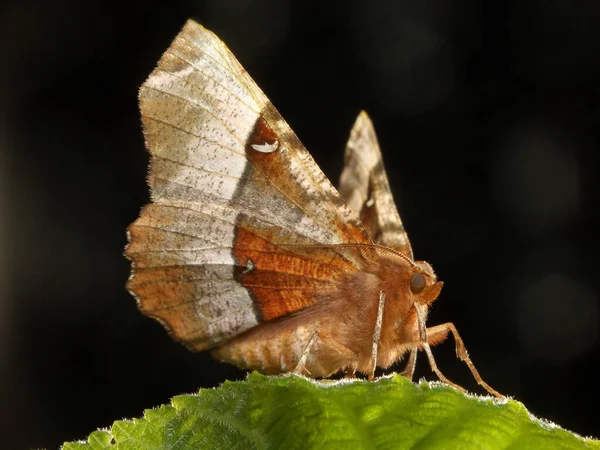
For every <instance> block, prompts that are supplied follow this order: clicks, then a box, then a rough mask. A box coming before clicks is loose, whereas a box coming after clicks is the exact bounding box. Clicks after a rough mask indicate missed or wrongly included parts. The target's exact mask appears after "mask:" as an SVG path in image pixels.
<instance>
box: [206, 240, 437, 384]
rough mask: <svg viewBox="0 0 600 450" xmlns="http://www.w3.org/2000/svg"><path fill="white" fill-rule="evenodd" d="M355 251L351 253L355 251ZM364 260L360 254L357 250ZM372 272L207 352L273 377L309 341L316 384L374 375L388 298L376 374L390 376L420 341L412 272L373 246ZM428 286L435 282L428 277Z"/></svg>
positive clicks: (288, 367) (294, 361)
mask: <svg viewBox="0 0 600 450" xmlns="http://www.w3.org/2000/svg"><path fill="white" fill-rule="evenodd" d="M355 250H356V249H355ZM360 250H361V251H363V252H364V250H365V249H363V248H361V249H360ZM369 250H371V253H372V254H373V256H374V258H373V259H374V260H375V261H376V263H374V262H372V263H371V264H370V266H371V267H370V272H369V271H366V270H365V271H363V272H358V273H354V274H352V275H350V276H348V277H347V279H346V280H343V281H342V282H340V283H339V284H338V287H337V288H336V289H335V290H334V291H332V292H321V293H319V292H315V293H314V295H315V297H316V298H317V301H316V302H315V304H314V305H311V306H309V307H306V308H304V309H302V310H300V311H298V312H295V313H292V314H290V315H288V316H283V317H281V318H278V319H275V320H273V321H269V322H266V323H264V324H262V325H261V326H260V327H256V328H253V329H251V330H248V331H247V332H245V333H243V334H241V335H239V336H236V337H234V338H233V339H231V340H230V341H228V342H226V343H224V344H222V345H221V346H219V347H218V348H217V349H215V350H213V351H212V354H213V356H215V357H216V358H218V359H221V360H223V361H226V362H229V363H232V364H235V365H237V366H239V367H242V368H245V369H250V370H259V371H262V372H265V373H270V374H279V373H286V372H290V371H294V370H295V369H296V368H297V366H298V363H299V362H300V359H301V357H302V355H303V353H304V351H305V350H306V347H307V345H308V344H309V342H310V340H311V338H312V337H313V336H314V338H315V339H314V342H313V343H312V346H311V348H310V351H309V353H308V356H307V359H306V363H305V367H304V370H305V372H306V373H308V374H310V375H311V376H315V377H328V376H331V375H332V374H334V373H336V372H339V371H344V370H351V371H357V372H360V373H364V374H368V373H370V371H371V370H372V361H371V357H372V342H373V332H374V329H375V326H376V320H377V309H378V298H379V295H380V293H381V292H386V293H387V295H386V298H387V302H386V308H385V311H384V313H383V320H382V329H381V340H380V343H379V344H378V345H379V351H378V359H377V366H380V367H383V368H387V367H389V366H391V365H392V364H393V363H395V362H397V361H398V360H399V359H400V358H401V357H402V355H403V354H404V353H405V352H406V351H407V350H409V349H410V348H411V347H412V346H413V345H414V344H415V343H417V342H418V341H419V330H418V321H417V316H416V312H415V310H414V302H415V300H418V297H416V296H415V295H414V294H413V293H412V292H411V291H410V276H411V274H412V273H414V271H415V270H418V269H415V268H414V267H413V266H411V265H410V263H409V262H408V261H407V260H406V259H405V258H403V257H401V256H399V255H398V254H397V253H396V252H393V251H391V250H388V249H385V248H381V247H376V246H373V247H371V248H370V249H369ZM427 276H428V277H429V284H430V285H431V286H433V285H434V284H435V282H436V280H435V276H434V275H433V274H432V273H431V274H427Z"/></svg>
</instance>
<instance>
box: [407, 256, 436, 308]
mask: <svg viewBox="0 0 600 450" xmlns="http://www.w3.org/2000/svg"><path fill="white" fill-rule="evenodd" d="M443 285H444V283H443V282H441V281H437V277H436V276H435V272H434V271H433V268H432V267H431V266H430V265H429V263H426V262H425V261H416V262H415V265H414V267H413V270H412V272H411V273H410V276H409V278H408V288H409V289H410V292H411V293H412V294H413V297H414V299H415V302H417V303H419V304H421V305H429V304H431V303H433V302H434V301H435V299H437V298H438V295H440V291H441V290H442V286H443Z"/></svg>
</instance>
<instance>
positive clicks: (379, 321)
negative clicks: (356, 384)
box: [369, 291, 385, 381]
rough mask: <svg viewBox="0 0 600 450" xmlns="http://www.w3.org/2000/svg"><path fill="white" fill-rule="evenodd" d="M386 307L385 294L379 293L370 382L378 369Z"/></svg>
mask: <svg viewBox="0 0 600 450" xmlns="http://www.w3.org/2000/svg"><path fill="white" fill-rule="evenodd" d="M384 307H385V292H383V291H381V292H380V293H379V306H378V307H377V321H376V322H375V329H374V330H373V350H371V373H370V374H369V381H373V380H374V379H375V368H376V367H377V350H378V348H379V343H380V341H381V325H382V323H383V308H384Z"/></svg>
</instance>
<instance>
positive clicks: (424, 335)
mask: <svg viewBox="0 0 600 450" xmlns="http://www.w3.org/2000/svg"><path fill="white" fill-rule="evenodd" d="M415 310H416V311H417V318H418V321H419V322H418V324H419V340H420V341H421V342H420V343H419V346H420V347H421V348H422V349H423V350H424V351H425V354H426V355H427V359H428V360H429V367H431V370H432V371H433V372H434V373H435V374H436V375H437V377H438V378H439V379H440V380H441V381H443V382H444V383H446V384H449V385H450V386H452V387H454V388H456V389H458V390H459V391H461V392H467V391H466V390H465V388H463V387H462V386H459V385H458V384H456V383H453V382H452V381H450V380H449V379H448V378H446V376H445V375H444V374H443V373H442V372H441V371H440V369H438V367H437V364H436V363H435V358H434V357H433V353H432V352H431V347H430V346H429V336H428V331H429V330H428V329H427V326H426V325H425V315H424V314H423V311H421V305H418V304H415ZM435 328H437V327H433V328H432V331H439V332H443V331H442V330H443V329H439V330H435ZM446 333H447V332H446ZM432 341H433V339H432Z"/></svg>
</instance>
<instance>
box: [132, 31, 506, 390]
mask: <svg viewBox="0 0 600 450" xmlns="http://www.w3.org/2000/svg"><path fill="white" fill-rule="evenodd" d="M139 103H140V111H141V116H142V121H143V129H144V136H145V140H146V147H147V149H148V150H149V152H150V154H151V161H150V170H149V174H148V185H149V187H150V190H151V203H149V204H148V205H146V206H145V207H144V208H143V209H142V211H141V213H140V217H139V218H138V219H137V220H136V221H135V222H134V223H132V224H131V225H130V227H129V229H128V239H129V243H128V245H127V248H126V252H125V254H126V256H127V257H128V258H129V259H130V260H131V261H132V274H131V277H130V279H129V282H128V284H127V288H128V290H129V291H130V292H131V293H132V294H133V295H134V296H135V298H136V299H137V303H138V306H139V309H140V310H141V312H142V313H143V314H145V315H147V316H149V317H152V318H154V319H156V320H158V321H159V322H161V323H162V324H163V325H164V326H165V328H166V329H167V330H168V331H169V333H170V334H171V336H172V337H173V339H175V340H176V341H180V342H182V343H183V344H185V345H186V346H187V347H188V348H189V349H191V350H193V351H204V350H210V351H211V353H212V355H213V356H214V357H215V358H217V359H219V360H222V361H225V362H228V363H232V364H235V365H237V366H239V367H240V368H245V369H253V370H259V371H261V372H264V373H268V374H279V373H285V372H296V373H302V374H305V375H307V376H311V377H329V376H331V375H332V374H335V373H336V372H345V373H346V375H348V376H353V375H354V374H355V372H359V373H362V374H366V375H367V376H368V377H369V378H370V379H373V377H374V373H375V368H376V367H382V368H388V367H390V366H391V365H392V364H394V363H395V362H397V361H399V360H400V359H401V358H403V357H404V356H405V355H408V360H407V362H406V367H405V369H404V371H403V374H404V375H405V376H407V377H409V378H412V376H413V372H414V368H415V363H416V357H417V351H418V350H422V351H424V352H425V354H426V355H427V358H428V360H429V364H430V366H431V369H432V370H433V371H434V372H435V373H436V374H437V376H438V377H439V378H440V379H441V380H442V381H444V382H446V383H448V384H450V385H452V386H454V387H456V388H458V389H460V390H464V389H463V388H461V387H460V386H458V385H457V384H455V383H453V382H451V381H450V380H448V379H447V378H446V377H445V376H444V375H443V374H442V373H441V372H440V370H439V369H438V368H437V366H436V363H435V360H434V357H433V354H432V352H431V346H434V345H436V344H438V343H440V342H442V341H443V340H444V339H445V338H446V337H447V335H448V334H449V333H452V334H453V335H454V339H455V341H456V353H457V356H458V357H459V358H460V359H462V360H463V361H465V362H466V364H467V365H468V367H469V369H470V370H471V372H472V373H473V376H474V377H475V379H476V380H477V382H478V383H479V384H480V385H481V386H483V387H484V388H485V389H486V390H487V391H488V392H489V393H491V394H493V395H496V396H498V397H501V395H500V394H499V393H498V392H497V391H495V390H494V389H492V388H491V387H490V386H489V385H488V384H487V383H485V382H484V381H483V380H482V378H481V376H480V375H479V373H478V372H477V370H476V369H475V367H474V365H473V363H472V362H471V360H470V358H469V355H468V354H467V351H466V349H465V346H464V344H463V341H462V339H461V338H460V336H459V334H458V332H457V330H456V328H455V327H454V325H453V324H452V323H445V324H443V325H437V326H433V327H430V328H427V327H426V324H425V321H426V319H427V313H428V310H429V308H430V306H431V304H432V303H433V302H434V301H435V300H436V299H437V298H438V295H439V294H440V290H441V289H442V282H441V281H438V280H437V278H436V275H435V273H434V271H433V269H432V268H431V266H430V265H429V264H428V263H426V262H423V261H415V260H414V258H413V252H412V249H411V245H410V242H409V240H408V237H407V235H406V232H405V230H404V227H403V225H402V221H401V220H400V216H399V214H398V211H397V210H396V206H395V204H394V200H393V198H392V193H391V191H390V186H389V183H388V179H387V176H386V172H385V170H384V167H383V162H382V159H381V152H380V150H379V146H378V143H377V138H376V136H375V132H374V130H373V126H372V124H371V121H370V120H369V117H368V116H367V114H366V113H365V112H361V113H360V115H359V116H358V119H357V120H356V123H355V124H354V127H353V128H352V132H351V135H350V140H349V141H348V144H347V147H346V152H345V167H344V170H343V173H342V175H341V179H340V187H339V191H337V190H336V189H335V188H334V187H333V185H332V184H331V183H330V182H329V180H328V179H327V178H326V177H325V175H324V174H323V172H322V171H321V170H320V169H319V167H318V166H317V165H316V163H315V161H314V160H313V159H312V157H311V156H310V155H309V153H308V152H307V150H306V149H305V148H304V146H303V145H302V143H301V142H300V140H299V139H298V138H297V137H296V135H295V134H294V132H293V131H292V130H291V129H290V127H289V126H288V124H287V123H286V122H285V121H284V120H283V118H282V117H281V115H280V114H279V113H278V112H277V110H276V109H275V107H274V106H273V105H272V104H271V102H269V100H268V99H267V97H266V96H265V94H263V92H262V91H261V90H260V89H259V87H258V86H257V85H256V84H255V83H254V81H253V80H252V79H251V78H250V76H249V75H248V73H247V72H246V71H245V70H244V68H243V67H242V66H241V65H240V63H239V62H238V61H237V60H236V58H235V57H234V56H233V54H232V53H231V52H230V51H229V50H228V48H227V47H226V46H225V44H224V43H223V42H221V40H219V38H217V36H215V35H214V34H213V33H211V32H210V31H208V30H206V29H205V28H203V27H202V26H201V25H199V24H198V23H196V22H194V21H192V20H190V21H188V22H187V23H186V24H185V26H184V27H183V29H182V31H181V32H180V33H179V35H178V36H177V37H176V38H175V40H174V41H173V43H172V44H171V46H170V47H169V49H168V50H167V51H166V52H165V53H164V55H163V56H162V58H161V59H160V61H159V63H158V66H157V67H156V69H155V70H154V71H153V72H152V73H151V75H150V76H149V78H148V79H147V80H146V82H145V83H144V84H143V85H142V86H141V88H140V92H139Z"/></svg>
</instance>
